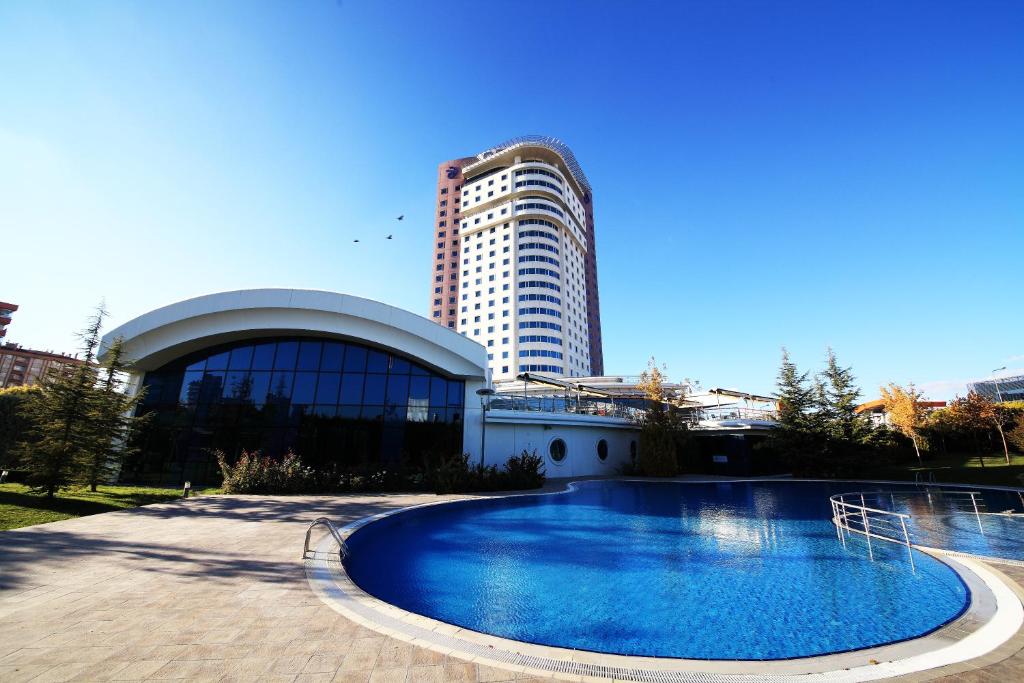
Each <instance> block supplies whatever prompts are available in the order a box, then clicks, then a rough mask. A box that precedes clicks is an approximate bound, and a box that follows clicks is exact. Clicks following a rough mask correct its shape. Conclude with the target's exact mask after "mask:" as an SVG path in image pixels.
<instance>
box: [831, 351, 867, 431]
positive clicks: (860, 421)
mask: <svg viewBox="0 0 1024 683" xmlns="http://www.w3.org/2000/svg"><path fill="white" fill-rule="evenodd" d="M822 378H823V380H824V382H825V391H824V401H823V409H824V410H825V411H826V415H827V419H828V428H829V433H830V436H831V437H832V438H834V439H840V440H842V441H846V442H849V443H852V442H854V441H859V440H861V439H862V438H863V437H864V435H865V432H866V431H867V429H868V425H867V421H866V420H865V419H864V417H862V416H861V415H858V414H857V405H858V404H859V403H860V389H858V388H857V386H856V385H855V384H854V380H855V379H856V378H855V377H854V376H853V371H852V369H851V368H844V367H840V365H839V363H838V362H837V361H836V354H835V352H834V351H833V350H832V349H831V348H829V350H828V360H827V363H826V366H825V371H824V372H823V373H822Z"/></svg>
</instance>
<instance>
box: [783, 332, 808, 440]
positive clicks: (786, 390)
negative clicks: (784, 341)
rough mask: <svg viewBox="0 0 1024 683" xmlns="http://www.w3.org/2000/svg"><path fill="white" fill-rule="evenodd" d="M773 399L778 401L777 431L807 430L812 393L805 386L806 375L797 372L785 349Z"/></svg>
mask: <svg viewBox="0 0 1024 683" xmlns="http://www.w3.org/2000/svg"><path fill="white" fill-rule="evenodd" d="M775 398H776V399H777V400H778V426H779V429H781V430H784V431H791V432H806V431H808V430H809V427H810V419H809V415H810V412H811V409H812V408H813V407H814V391H813V389H810V388H808V386H807V373H806V372H803V373H801V372H799V371H798V370H797V367H796V364H795V363H793V361H792V360H790V358H789V351H787V350H786V349H785V347H783V349H782V366H781V367H780V368H779V376H778V380H777V391H776V393H775Z"/></svg>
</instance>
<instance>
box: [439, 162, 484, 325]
mask: <svg viewBox="0 0 1024 683" xmlns="http://www.w3.org/2000/svg"><path fill="white" fill-rule="evenodd" d="M471 161H474V159H452V160H451V161H445V162H444V163H442V164H440V165H439V166H438V167H437V207H436V210H435V212H434V237H435V240H434V261H433V263H434V272H433V276H432V283H431V286H430V289H431V291H432V292H433V294H432V295H431V297H430V315H431V318H432V319H433V320H434V322H436V323H438V324H440V325H444V326H445V327H449V328H451V329H453V330H454V329H455V321H456V319H457V317H458V316H457V315H456V311H457V309H458V307H457V306H456V304H457V302H458V291H459V217H460V213H459V208H460V204H461V202H460V199H461V190H462V167H463V166H464V165H465V164H468V163H469V162H471Z"/></svg>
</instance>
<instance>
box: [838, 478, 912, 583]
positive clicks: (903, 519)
mask: <svg viewBox="0 0 1024 683" xmlns="http://www.w3.org/2000/svg"><path fill="white" fill-rule="evenodd" d="M876 493H877V492H869V493H867V494H865V493H861V492H856V493H838V494H836V495H834V496H831V497H830V498H829V500H830V501H831V503H832V523H833V524H835V526H836V534H837V535H838V536H839V540H840V541H842V543H843V547H844V548H845V547H846V534H850V533H856V534H861V535H862V536H864V538H865V539H866V540H867V543H868V556H869V557H870V558H871V559H872V560H874V559H875V553H874V548H873V547H872V545H871V539H872V538H878V539H881V540H883V541H889V542H892V543H899V544H901V545H904V546H906V548H907V555H908V557H909V558H910V567H911V569H915V567H914V553H913V550H912V545H913V544H912V543H911V542H910V532H909V531H908V530H907V520H909V519H910V515H908V514H905V513H902V512H895V511H893V510H881V509H879V508H874V507H869V506H868V505H867V502H866V499H865V495H868V496H871V495H875V494H876ZM847 498H850V499H851V500H852V501H853V502H850V501H849V500H847Z"/></svg>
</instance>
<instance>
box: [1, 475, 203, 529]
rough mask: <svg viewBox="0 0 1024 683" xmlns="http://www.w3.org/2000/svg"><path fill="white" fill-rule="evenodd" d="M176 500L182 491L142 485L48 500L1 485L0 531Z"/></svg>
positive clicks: (18, 487)
mask: <svg viewBox="0 0 1024 683" xmlns="http://www.w3.org/2000/svg"><path fill="white" fill-rule="evenodd" d="M218 491H219V489H203V490H201V491H195V492H193V493H199V494H211V493H217V492H218ZM177 498H181V489H162V488H147V487H143V486H100V487H99V490H98V491H96V492H95V493H93V492H92V491H90V490H89V489H88V488H84V489H68V490H66V491H63V492H61V493H58V494H57V495H56V496H55V497H53V498H47V497H46V496H45V495H40V494H36V493H30V492H29V489H28V487H27V486H25V485H24V484H0V530H3V529H17V528H18V527H23V526H31V525H33V524H43V523H44V522H56V521H57V520H60V519H70V518H71V517H84V516H85V515H95V514H98V513H100V512H112V511H114V510H123V509H125V508H133V507H137V506H139V505H149V504H150V503H164V502H166V501H169V500H175V499H177Z"/></svg>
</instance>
